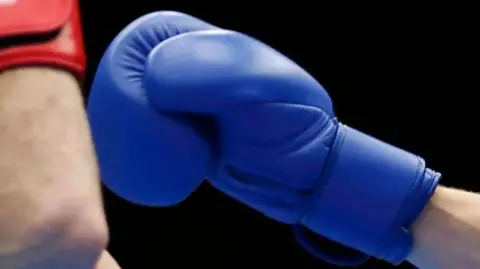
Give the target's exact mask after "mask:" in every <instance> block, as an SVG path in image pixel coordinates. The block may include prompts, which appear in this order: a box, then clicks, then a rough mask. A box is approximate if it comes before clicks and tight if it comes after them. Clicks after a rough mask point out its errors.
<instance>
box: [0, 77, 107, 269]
mask: <svg viewBox="0 0 480 269" xmlns="http://www.w3.org/2000/svg"><path fill="white" fill-rule="evenodd" d="M0 147H1V150H0V267H1V268H5V269H10V268H22V269H23V268H42V267H41V265H40V264H37V265H36V266H39V267H36V266H34V267H27V265H28V264H29V263H31V262H32V264H33V263H37V262H40V263H42V262H44V263H45V265H48V264H49V262H51V261H53V260H54V259H58V257H60V256H63V258H64V260H65V262H66V263H65V264H61V263H62V261H56V262H57V263H59V265H58V266H57V267H54V268H77V267H75V266H76V265H77V264H78V266H82V265H83V266H84V265H85V264H88V263H91V264H92V265H93V262H94V261H95V260H96V259H97V258H98V255H99V254H100V253H101V249H102V248H103V247H104V245H105V243H106V242H105V241H106V237H107V231H106V225H105V221H104V217H103V210H102V205H101V198H100V191H99V183H98V176H97V169H96V162H95V159H94V154H93V149H92V144H91V142H90V135H89V131H88V125H87V122H86V119H85V115H84V109H83V104H82V98H81V95H80V91H79V88H78V85H77V82H76V80H75V79H74V78H73V76H71V75H70V74H69V73H68V72H64V71H60V70H53V69H49V68H24V69H14V70H9V71H6V72H3V73H1V74H0ZM72 248H78V251H79V252H81V253H82V255H79V256H81V259H84V260H83V261H78V260H77V259H78V258H77V257H70V254H71V253H72V251H71V249H72ZM69 249H70V250H69ZM50 256H51V257H50ZM12 257H13V258H12ZM15 257H17V258H15ZM18 257H22V258H21V259H20V258H18ZM89 259H90V261H89ZM20 262H21V263H22V264H20ZM76 262H78V263H76ZM67 265H68V267H67ZM62 266H65V267H62ZM49 268H53V267H52V266H51V265H50V266H49ZM78 268H82V267H78Z"/></svg>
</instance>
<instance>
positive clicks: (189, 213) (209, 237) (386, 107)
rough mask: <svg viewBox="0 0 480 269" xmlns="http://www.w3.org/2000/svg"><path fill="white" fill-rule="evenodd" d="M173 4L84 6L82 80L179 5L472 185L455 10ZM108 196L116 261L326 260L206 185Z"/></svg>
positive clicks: (471, 92)
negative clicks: (156, 201)
mask: <svg viewBox="0 0 480 269" xmlns="http://www.w3.org/2000/svg"><path fill="white" fill-rule="evenodd" d="M181 2H182V1H180V2H178V3H163V2H162V1H149V0H136V1H131V0H130V1H120V0H117V1H109V0H94V1H85V2H82V13H83V21H84V23H83V24H84V31H85V36H86V48H87V53H88V57H89V65H88V70H89V71H88V74H87V85H89V83H90V82H91V79H92V77H93V75H94V72H95V69H96V65H97V64H98V62H99V60H100V58H101V56H102V54H103V52H104V50H105V49H106V47H107V45H108V44H109V42H110V41H111V40H112V39H113V37H114V36H115V35H116V34H117V33H118V32H119V31H120V30H121V29H122V28H123V27H125V26H126V25H127V24H128V23H129V22H131V21H132V20H134V19H136V18H137V17H139V16H141V15H144V14H146V13H149V12H152V11H156V10H177V11H182V12H185V13H189V14H191V15H194V16H197V17H199V18H201V19H203V20H206V21H208V22H211V23H213V24H216V25H218V26H221V27H224V28H229V29H233V30H237V31H241V32H245V33H247V34H249V35H251V36H254V37H256V38H258V39H260V40H262V41H264V42H265V43H267V44H269V45H271V46H272V47H274V48H276V49H278V50H279V51H281V52H283V53H284V54H286V55H287V56H289V57H290V58H292V59H293V60H295V61H296V62H297V63H299V64H300V65H301V66H303V67H304V68H305V69H306V70H308V71H309V72H311V73H312V74H313V75H314V76H315V77H316V78H317V79H318V80H319V81H320V82H321V83H322V84H323V85H324V87H325V88H326V89H327V90H328V92H329V93H330V95H331V96H332V99H333V100H334V104H335V110H336V113H337V115H338V117H339V118H340V119H341V120H342V121H343V122H344V123H347V124H348V125H350V126H353V127H355V128H357V129H360V130H362V131H364V132H366V133H369V134H371V135H373V136H376V137H378V138H380V139H382V140H384V141H387V142H389V143H391V144H394V145H396V146H399V147H402V148H404V149H406V150H408V151H411V152H414V153H416V154H419V155H421V156H423V157H424V158H425V159H426V160H427V162H428V164H429V166H430V167H431V168H433V169H436V170H437V171H440V172H442V173H443V174H444V180H443V184H445V185H450V186H455V187H460V188H466V189H470V190H477V191H478V190H480V189H479V187H480V185H479V184H478V183H477V182H475V180H477V179H478V176H477V178H476V176H475V173H474V171H475V170H476V168H477V163H476V158H477V154H476V153H477V150H476V148H477V146H476V142H475V138H476V130H475V128H477V127H478V126H477V118H476V111H477V107H478V104H477V102H476V97H475V94H476V91H477V88H478V82H477V81H475V80H474V75H476V74H475V72H474V70H475V68H476V69H478V64H477V63H476V62H475V61H474V60H473V56H472V55H473V53H472V50H471V49H470V47H471V46H472V45H470V44H471V42H470V41H471V39H473V38H474V37H472V36H471V34H472V32H470V31H469V30H468V26H469V25H470V23H469V21H468V20H469V19H468V18H469V17H468V16H466V15H463V13H462V12H463V11H462V12H460V13H455V14H454V13H453V11H452V10H448V11H447V10H444V11H440V10H436V9H433V10H432V9H430V10H427V11H421V12H420V11H418V12H413V10H416V9H417V8H415V9H413V8H411V9H409V10H408V9H407V10H408V11H407V12H406V11H405V10H403V9H402V10H400V9H398V7H395V8H392V7H390V8H386V7H380V6H374V7H372V8H365V7H363V8H362V10H361V11H360V10H359V9H358V8H359V7H353V6H352V7H348V8H347V7H342V9H339V10H333V9H331V8H325V7H317V6H316V5H317V3H316V2H312V3H310V4H300V2H299V3H295V2H291V3H286V4H284V5H283V4H281V3H272V4H268V2H267V3H263V4H262V3H260V1H257V2H259V3H256V4H253V3H251V4H247V3H240V2H238V3H237V2H228V1H226V2H222V3H217V4H208V3H203V2H202V3H201V4H202V5H200V3H194V2H192V4H187V3H181ZM259 4H262V5H259ZM296 4H297V5H296ZM364 9H365V10H364ZM367 10H368V12H366V11H367ZM87 89H88V87H87ZM105 199H106V209H107V216H108V221H109V225H110V228H111V243H110V248H109V249H110V251H111V252H112V254H113V256H115V257H116V259H117V260H118V261H119V263H120V265H121V266H122V267H123V268H136V269H137V268H138V269H140V268H179V267H182V266H185V267H189V268H191V267H192V266H195V267H197V266H200V267H201V266H205V267H216V268H229V269H231V268H239V269H240V268H252V267H256V266H258V267H263V268H292V269H301V268H335V267H334V266H331V265H328V264H326V263H323V262H322V261H319V260H316V259H314V258H313V257H311V256H310V255H309V254H307V253H306V252H305V251H304V250H303V249H302V248H301V247H300V246H298V245H297V243H296V242H295V240H294V239H293V237H292V235H291V233H290V229H289V227H287V226H284V225H281V224H278V223H276V222H274V221H272V220H269V219H267V218H266V217H264V216H262V215H260V214H258V213H256V212H254V211H253V210H250V209H248V208H246V207H244V206H242V205H240V204H239V203H237V202H235V201H233V200H231V199H229V198H227V197H225V196H224V195H222V194H220V193H218V192H217V191H215V190H213V189H212V188H211V187H210V186H208V185H204V186H202V187H201V188H200V189H199V190H198V191H197V192H196V193H194V194H193V195H192V196H191V197H190V198H189V199H188V200H187V201H186V202H183V203H182V204H180V205H178V206H175V207H171V208H145V207H139V206H136V205H132V204H130V203H127V202H125V201H123V200H121V199H120V198H118V197H116V196H115V195H114V194H112V193H110V192H109V191H107V190H105ZM329 266H330V267H329ZM372 266H383V268H389V266H388V265H387V264H385V263H382V262H379V261H370V262H369V263H368V264H366V265H365V267H364V268H370V267H372ZM402 268H410V266H409V265H404V267H402Z"/></svg>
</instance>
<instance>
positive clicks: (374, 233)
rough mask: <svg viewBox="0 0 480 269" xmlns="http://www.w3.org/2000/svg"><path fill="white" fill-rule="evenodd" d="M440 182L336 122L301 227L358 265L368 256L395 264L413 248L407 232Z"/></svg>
mask: <svg viewBox="0 0 480 269" xmlns="http://www.w3.org/2000/svg"><path fill="white" fill-rule="evenodd" d="M439 178H440V174H439V173H436V172H434V171H432V170H430V169H428V168H426V166H425V161H424V160H423V159H422V158H420V157H418V156H416V155H413V154H411V153H409V152H406V151H404V150H402V149H399V148H396V147H394V146H392V145H389V144H386V143H384V142H382V141H380V140H377V139H375V138H373V137H371V136H368V135H366V134H364V133H361V132H359V131H357V130H355V129H352V128H349V127H347V126H344V125H341V124H340V125H339V128H338V133H337V137H336V140H335V143H334V145H333V147H332V150H331V152H330V156H329V160H328V161H327V166H326V167H325V170H324V172H323V174H322V176H321V178H320V179H319V186H318V187H317V190H316V191H315V192H314V194H313V195H312V199H311V200H310V201H309V204H308V205H307V206H308V207H307V210H306V214H305V215H304V216H303V217H302V218H301V220H300V223H301V224H302V225H304V226H306V227H307V228H309V229H310V230H312V231H313V232H315V233H317V234H320V235H323V236H325V237H327V238H328V239H330V240H333V241H335V242H338V243H340V244H342V245H345V246H348V247H351V248H353V249H356V250H358V251H360V252H362V253H363V254H365V255H364V256H362V257H354V259H355V260H358V261H359V262H360V261H361V262H363V261H365V256H367V257H368V256H373V257H376V258H379V259H383V260H386V261H388V262H390V263H392V264H399V263H401V262H402V261H403V260H404V259H405V258H406V257H407V255H408V254H409V252H410V250H411V248H412V245H413V237H412V234H411V232H410V228H411V226H412V224H413V222H414V221H415V220H416V219H417V218H418V216H419V215H420V213H421V211H422V210H423V209H424V208H425V207H426V205H427V203H428V201H429V199H430V197H431V195H432V194H433V192H434V190H435V187H436V186H437V185H438V181H439ZM303 243H304V244H305V242H303ZM317 254H318V253H317ZM317 256H318V255H317ZM348 258H349V257H346V259H348ZM341 263H349V264H352V263H353V264H355V262H352V261H350V262H346V261H341Z"/></svg>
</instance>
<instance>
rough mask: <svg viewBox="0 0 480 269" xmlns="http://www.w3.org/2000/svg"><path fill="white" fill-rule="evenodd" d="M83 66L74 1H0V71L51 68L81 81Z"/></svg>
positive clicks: (78, 20)
mask: <svg viewBox="0 0 480 269" xmlns="http://www.w3.org/2000/svg"><path fill="white" fill-rule="evenodd" d="M85 65H86V57H85V50H84V46H83V37H82V28H81V22H80V10H79V7H78V0H0V71H3V70H5V69H7V68H11V67H18V66H52V67H58V68H62V69H66V70H68V71H71V72H72V73H73V74H74V75H75V76H76V77H77V78H78V79H79V80H80V81H81V80H83V77H84V71H85Z"/></svg>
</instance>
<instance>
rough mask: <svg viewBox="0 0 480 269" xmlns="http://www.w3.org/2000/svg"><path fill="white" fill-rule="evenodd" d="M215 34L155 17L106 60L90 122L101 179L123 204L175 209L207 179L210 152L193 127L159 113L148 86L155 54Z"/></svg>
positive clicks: (170, 16) (190, 21) (127, 33)
mask: <svg viewBox="0 0 480 269" xmlns="http://www.w3.org/2000/svg"><path fill="white" fill-rule="evenodd" d="M213 28H215V26H213V25H210V24H207V23H205V22H202V21H200V20H198V19H196V18H193V17H191V16H188V15H185V14H181V13H177V12H157V13H152V14H149V15H146V16H144V17H142V18H140V19H138V20H136V21H134V22H132V23H131V24H130V25H129V26H128V27H127V28H125V29H124V30H123V31H122V32H121V33H120V34H119V35H118V36H117V37H116V38H115V40H114V41H113V42H112V44H111V45H110V46H109V48H108V50H107V51H106V53H105V54H104V56H103V58H102V60H101V63H100V65H99V67H98V70H97V73H96V76H95V79H94V82H93V85H92V91H91V93H90V97H89V103H88V116H89V121H90V124H91V128H92V133H93V138H94V142H95V147H96V151H97V156H98V159H99V164H100V168H101V178H102V180H103V182H104V183H105V184H106V185H107V186H108V187H109V188H110V189H111V190H113V191H114V192H116V193H117V194H119V195H120V196H122V197H124V198H126V199H128V200H130V201H133V202H135V203H140V204H147V205H169V204H174V203H177V202H179V201H180V200H183V199H185V198H186V197H187V196H188V195H189V194H190V193H191V192H192V191H193V190H194V189H195V188H196V187H197V186H198V185H200V183H201V182H202V180H203V178H204V177H205V176H206V175H207V167H208V166H209V164H210V161H211V160H210V158H211V157H210V151H209V148H208V145H207V144H206V142H205V141H204V140H203V139H202V138H201V137H200V135H199V134H198V133H197V132H196V131H195V130H194V129H193V128H191V127H190V125H188V124H186V123H185V122H183V121H181V120H178V119H173V118H172V117H169V116H167V115H165V114H160V113H156V111H155V108H154V107H153V106H151V104H150V103H149V102H150V101H149V100H148V96H147V94H146V92H145V87H144V82H143V79H144V75H145V63H146V61H147V57H148V55H149V53H150V52H151V51H152V50H153V49H154V48H155V46H157V45H158V44H160V43H161V42H162V41H164V40H166V39H168V38H170V37H173V36H176V35H179V34H182V33H184V32H189V31H196V30H205V29H213ZM165 126H169V128H165Z"/></svg>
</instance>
